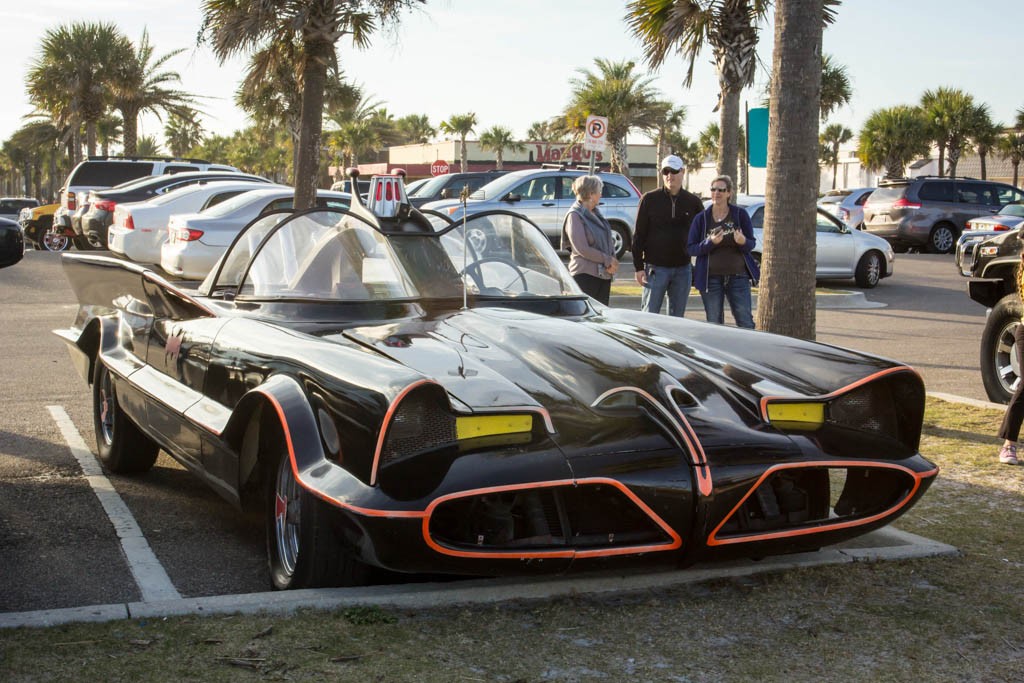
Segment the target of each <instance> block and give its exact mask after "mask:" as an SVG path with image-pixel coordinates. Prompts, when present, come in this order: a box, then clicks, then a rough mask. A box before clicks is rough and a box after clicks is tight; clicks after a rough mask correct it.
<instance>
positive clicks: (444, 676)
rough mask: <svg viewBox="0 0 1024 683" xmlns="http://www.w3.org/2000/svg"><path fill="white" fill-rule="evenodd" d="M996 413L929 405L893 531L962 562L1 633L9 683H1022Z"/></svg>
mask: <svg viewBox="0 0 1024 683" xmlns="http://www.w3.org/2000/svg"><path fill="white" fill-rule="evenodd" d="M1000 418H1001V413H999V412H997V411H986V410H980V409H977V408H968V407H965V406H962V405H958V404H952V403H945V402H942V401H938V400H933V399H929V401H928V409H927V412H926V415H925V420H926V425H925V433H924V437H923V440H922V444H921V452H922V453H924V454H925V455H926V456H927V457H928V458H929V459H931V460H933V461H934V462H936V463H937V464H938V465H939V466H940V467H941V468H942V471H941V473H940V475H939V479H938V480H937V481H936V482H935V484H934V485H933V486H932V487H931V490H930V491H929V492H928V493H927V494H926V495H925V496H924V498H923V499H922V500H921V502H920V503H919V504H918V505H917V506H916V507H915V508H914V509H913V510H911V511H910V512H909V513H908V514H907V515H906V516H904V517H903V518H901V519H900V521H899V523H898V526H899V527H900V528H902V529H905V530H907V531H911V532H914V533H918V534H922V535H925V536H928V537H930V538H934V539H936V540H939V541H942V542H945V543H950V544H953V545H956V546H957V547H959V548H960V549H961V550H962V551H963V555H962V557H957V558H933V559H924V560H914V561H906V562H883V563H875V564H868V563H858V564H854V565H845V566H828V567H815V568H806V569H800V570H795V571H785V572H779V573H773V574H765V575H761V576H754V577H745V578H737V579H728V580H719V581H713V582H708V583H703V584H699V585H693V586H685V587H681V588H678V589H672V590H657V591H649V592H643V593H635V594H629V595H622V596H618V597H601V598H590V597H583V596H579V597H574V598H565V599H560V600H557V601H553V602H550V603H546V604H537V603H506V604H502V605H496V606H482V607H472V608H459V609H453V608H438V609H436V610H428V611H423V612H412V611H402V610H387V609H380V608H376V607H361V608H349V609H344V610H337V611H336V612H312V611H309V612H300V613H298V614H294V615H291V616H230V617H218V616H212V617H180V618H168V619H160V620H149V621H140V620H135V621H121V622H112V623H107V624H76V625H69V626H61V627H54V628H49V629H20V630H14V631H0V677H2V679H3V680H5V681H10V682H15V681H18V682H20V681H51V680H76V681H77V680H83V681H85V680H88V681H92V680H97V681H100V680H101V681H167V680H195V681H237V680H243V681H285V680H287V681H320V680H336V681H361V682H362V681H387V682H389V683H390V682H392V681H426V682H431V681H439V682H440V681H443V682H445V683H448V682H449V681H488V682H490V681H504V682H507V683H527V682H529V683H534V682H540V681H592V680H594V681H620V680H626V679H629V680H636V681H659V682H660V681H719V680H725V681H739V680H742V681H746V680H759V681H761V680H763V681H787V682H788V681H822V680H831V681H872V682H874V681H920V680H924V681H929V682H931V681H1019V680H1024V641H1022V639H1021V626H1022V619H1021V615H1022V614H1024V581H1022V580H1021V577H1022V575H1024V564H1022V563H1024V534H1022V533H1021V531H1020V520H1022V519H1024V467H1008V466H1006V465H1000V464H998V463H997V461H996V451H997V449H998V445H999V440H998V439H996V438H995V436H994V434H995V433H996V430H997V427H998V424H999V420H1000Z"/></svg>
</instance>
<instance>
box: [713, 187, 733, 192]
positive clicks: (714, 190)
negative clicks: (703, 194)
mask: <svg viewBox="0 0 1024 683" xmlns="http://www.w3.org/2000/svg"><path fill="white" fill-rule="evenodd" d="M711 191H712V192H728V191H729V188H728V187H712V188H711Z"/></svg>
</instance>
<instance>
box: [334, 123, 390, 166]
mask: <svg viewBox="0 0 1024 683" xmlns="http://www.w3.org/2000/svg"><path fill="white" fill-rule="evenodd" d="M380 146H381V139H380V133H379V131H378V130H377V127H376V126H374V124H373V122H372V121H371V120H369V119H361V120H358V121H348V122H346V123H345V124H344V125H342V126H341V128H340V129H338V130H337V131H335V132H334V133H332V134H331V147H332V149H334V150H335V151H336V152H337V153H338V154H339V156H340V157H341V159H342V164H341V165H342V166H358V165H359V157H360V156H363V155H366V154H370V153H372V152H374V151H376V150H377V149H378V148H379V147H380Z"/></svg>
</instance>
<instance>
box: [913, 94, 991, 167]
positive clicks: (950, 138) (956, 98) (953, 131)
mask: <svg viewBox="0 0 1024 683" xmlns="http://www.w3.org/2000/svg"><path fill="white" fill-rule="evenodd" d="M921 109H922V110H924V114H925V117H926V118H927V119H928V125H929V131H930V134H931V138H932V141H933V142H935V143H936V144H937V145H938V147H939V175H940V176H941V175H944V157H945V152H946V151H947V150H948V151H949V171H950V175H953V176H955V175H956V165H957V162H958V161H959V159H960V154H961V153H962V152H963V149H964V146H965V145H966V144H967V141H968V139H970V137H971V136H972V135H973V134H974V132H975V130H977V129H978V128H979V127H981V126H983V125H984V121H985V119H986V118H990V117H989V115H988V107H986V106H985V105H977V104H975V103H974V97H973V96H971V95H969V94H968V93H965V92H964V91H962V90H957V89H953V88H937V89H935V90H926V91H925V93H924V94H923V95H922V96H921Z"/></svg>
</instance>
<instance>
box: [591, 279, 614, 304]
mask: <svg viewBox="0 0 1024 683" xmlns="http://www.w3.org/2000/svg"><path fill="white" fill-rule="evenodd" d="M600 280H601V282H600V283H599V284H598V285H597V286H596V287H595V288H594V289H595V291H596V292H597V294H596V295H594V298H595V299H597V300H598V301H600V302H601V303H603V304H604V305H605V306H607V305H608V302H609V301H610V300H611V298H612V281H611V280H606V279H604V278H600Z"/></svg>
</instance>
